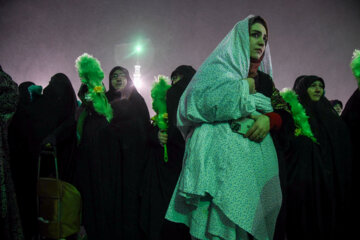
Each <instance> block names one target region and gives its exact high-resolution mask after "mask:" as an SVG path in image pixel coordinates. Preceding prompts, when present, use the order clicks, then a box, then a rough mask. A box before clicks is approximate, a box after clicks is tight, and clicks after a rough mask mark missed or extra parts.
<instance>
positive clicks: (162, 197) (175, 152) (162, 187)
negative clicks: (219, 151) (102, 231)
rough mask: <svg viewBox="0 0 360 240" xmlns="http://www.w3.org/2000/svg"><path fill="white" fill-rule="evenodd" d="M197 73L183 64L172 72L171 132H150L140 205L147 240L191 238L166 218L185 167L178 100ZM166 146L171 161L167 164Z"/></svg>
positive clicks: (168, 102) (168, 100) (169, 94)
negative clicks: (178, 115)
mask: <svg viewBox="0 0 360 240" xmlns="http://www.w3.org/2000/svg"><path fill="white" fill-rule="evenodd" d="M195 73H196V71H195V69H194V68H193V67H192V66H188V65H181V66H179V67H177V68H176V69H175V70H174V71H173V72H172V73H171V88H170V89H169V90H168V91H167V94H166V106H167V113H168V127H169V128H168V130H167V133H163V132H161V131H160V130H159V128H158V127H153V129H152V131H151V134H150V135H151V136H150V138H151V141H150V143H151V151H150V154H149V161H148V163H147V167H146V173H145V181H144V186H143V194H142V195H143V196H142V202H141V224H142V227H143V228H144V230H145V232H146V234H147V239H149V240H150V239H151V240H158V239H190V238H191V237H190V234H189V229H188V227H186V226H185V225H183V224H176V223H173V222H170V221H167V220H166V219H165V213H166V209H167V207H168V205H169V202H170V199H171V195H172V193H173V192H174V188H175V186H176V182H177V180H178V178H179V174H180V171H181V168H182V162H183V156H184V152H185V140H184V138H183V136H182V135H181V132H180V131H179V130H178V128H177V126H176V115H177V108H178V105H179V100H180V97H181V95H182V93H183V92H184V91H185V89H186V87H187V86H188V84H189V82H190V80H191V78H192V77H193V76H194V74H195ZM164 144H166V145H167V153H168V162H164V149H163V147H162V145H164Z"/></svg>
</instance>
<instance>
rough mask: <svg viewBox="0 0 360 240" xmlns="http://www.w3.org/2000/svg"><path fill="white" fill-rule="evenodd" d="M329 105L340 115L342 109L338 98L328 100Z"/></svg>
mask: <svg viewBox="0 0 360 240" xmlns="http://www.w3.org/2000/svg"><path fill="white" fill-rule="evenodd" d="M330 103H331V106H332V107H333V108H334V109H335V111H336V112H337V113H338V114H339V116H340V115H341V111H342V109H343V104H342V102H341V101H340V100H338V99H335V100H330Z"/></svg>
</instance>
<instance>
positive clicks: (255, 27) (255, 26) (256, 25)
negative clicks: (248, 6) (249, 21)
mask: <svg viewBox="0 0 360 240" xmlns="http://www.w3.org/2000/svg"><path fill="white" fill-rule="evenodd" d="M250 29H251V30H254V31H260V32H266V28H265V27H264V26H263V25H262V24H261V23H254V24H253V25H251V28H250Z"/></svg>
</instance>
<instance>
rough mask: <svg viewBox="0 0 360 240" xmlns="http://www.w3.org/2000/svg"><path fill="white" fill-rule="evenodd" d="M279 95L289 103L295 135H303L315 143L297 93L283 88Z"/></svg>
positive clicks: (307, 117)
mask: <svg viewBox="0 0 360 240" xmlns="http://www.w3.org/2000/svg"><path fill="white" fill-rule="evenodd" d="M280 95H281V97H282V98H283V99H284V100H285V102H287V103H288V104H289V105H290V108H291V113H292V117H293V119H294V122H295V126H296V129H295V136H299V135H303V136H306V137H308V138H310V139H311V140H312V141H313V142H315V143H317V140H316V138H315V137H314V134H313V133H312V131H311V127H310V124H309V121H308V119H309V116H307V115H306V112H305V109H304V107H303V105H301V103H300V102H299V99H298V96H297V94H296V93H295V92H294V91H293V90H291V89H284V90H283V91H282V92H281V93H280Z"/></svg>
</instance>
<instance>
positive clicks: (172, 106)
mask: <svg viewBox="0 0 360 240" xmlns="http://www.w3.org/2000/svg"><path fill="white" fill-rule="evenodd" d="M195 73H196V70H195V69H194V68H193V67H192V66H189V65H181V66H179V67H177V68H176V69H175V70H174V71H173V72H172V73H171V78H173V77H174V76H177V75H181V76H182V78H181V80H180V81H178V82H177V83H175V84H172V86H171V88H170V89H169V90H168V91H167V94H166V105H167V112H168V116H169V127H172V126H176V111H177V108H178V105H179V100H180V97H181V95H182V94H183V92H184V91H185V89H186V87H187V86H188V84H189V82H190V81H191V79H192V77H193V76H194V75H195Z"/></svg>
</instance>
